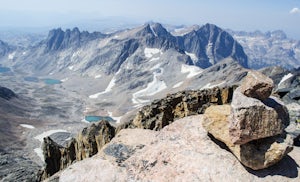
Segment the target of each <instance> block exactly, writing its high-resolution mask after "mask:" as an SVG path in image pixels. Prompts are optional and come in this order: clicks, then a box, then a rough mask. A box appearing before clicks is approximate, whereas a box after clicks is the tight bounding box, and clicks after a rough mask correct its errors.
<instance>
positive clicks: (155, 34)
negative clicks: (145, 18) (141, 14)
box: [150, 26, 157, 37]
mask: <svg viewBox="0 0 300 182" xmlns="http://www.w3.org/2000/svg"><path fill="white" fill-rule="evenodd" d="M150 29H151V31H152V33H153V35H154V36H155V37H157V33H156V32H155V31H154V30H153V27H152V26H150Z"/></svg>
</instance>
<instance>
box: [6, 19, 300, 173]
mask: <svg viewBox="0 0 300 182" xmlns="http://www.w3.org/2000/svg"><path fill="white" fill-rule="evenodd" d="M177 28H178V27H177ZM232 35H233V36H232ZM251 36H252V38H251ZM249 37H250V38H249ZM30 40H33V42H32V43H29V42H25V43H24V42H23V43H22V44H11V43H5V42H3V41H0V74H1V77H0V83H1V86H3V87H0V88H1V89H0V90H3V93H4V91H5V93H14V94H13V96H15V97H13V98H12V99H11V100H6V99H4V98H5V97H6V96H7V94H5V97H4V96H3V97H2V98H1V100H3V101H5V102H2V105H1V107H3V108H10V107H12V108H17V109H18V110H17V112H18V113H22V112H24V113H25V114H24V115H21V116H18V117H14V115H13V114H14V113H12V115H7V117H5V118H1V117H0V122H1V123H2V124H3V125H7V121H14V125H12V127H10V128H9V127H7V128H8V129H7V131H5V132H3V133H4V135H8V134H7V133H9V135H12V136H16V135H17V134H16V132H9V131H8V130H11V131H18V133H23V134H22V135H21V136H20V138H21V139H22V140H21V139H20V140H21V141H22V142H23V141H24V143H25V144H26V145H25V146H20V147H19V148H21V149H24V150H26V153H25V152H24V153H23V151H22V152H20V149H18V150H19V151H18V152H17V153H14V150H16V148H17V147H15V145H14V149H11V148H10V147H9V141H7V143H5V145H6V146H7V147H6V148H4V149H3V150H4V151H5V152H7V151H9V150H11V151H10V152H12V153H13V154H12V156H15V155H18V156H19V157H20V158H22V157H23V158H22V160H25V161H27V162H28V161H31V160H33V161H34V162H35V163H34V164H35V165H34V166H35V167H34V169H36V166H38V165H42V164H43V163H42V161H41V159H40V158H39V157H38V156H40V155H41V153H39V152H40V145H41V142H42V140H43V137H41V136H44V133H47V132H48V131H52V132H54V133H59V136H60V137H61V136H64V137H66V136H67V137H66V138H68V137H69V136H71V135H75V134H76V133H77V132H78V131H79V130H80V128H82V126H87V125H89V124H90V123H87V120H86V119H85V118H86V116H109V117H110V118H112V120H113V121H112V125H118V124H119V123H122V122H124V121H128V120H130V119H132V116H133V115H135V113H136V112H137V111H138V110H139V109H140V108H142V106H144V105H146V104H150V103H151V102H153V101H155V100H156V99H160V98H162V97H164V96H166V95H168V94H172V93H176V92H178V91H183V90H191V89H207V88H213V87H216V86H219V87H225V86H232V85H236V84H239V82H240V81H241V80H242V79H243V77H245V76H246V75H247V72H248V70H249V69H253V68H255V69H259V68H263V67H265V66H274V65H280V66H282V67H284V68H294V67H297V66H299V55H298V52H297V51H298V48H299V42H298V43H297V42H296V41H291V40H289V39H287V38H286V37H285V36H284V35H282V34H280V32H272V33H270V35H269V36H268V35H264V34H263V35H261V34H253V35H252V34H250V33H249V34H248V33H244V34H243V33H238V32H232V31H230V30H228V31H225V30H223V29H221V28H220V27H218V26H216V25H213V24H205V25H203V26H193V27H181V28H180V30H178V29H176V30H175V29H173V30H170V27H169V28H168V29H166V28H165V27H164V26H162V25H161V24H159V23H149V24H145V25H142V26H139V27H136V28H132V29H125V30H119V31H116V32H114V33H108V34H106V33H101V32H94V33H89V32H87V31H80V30H79V29H78V28H73V29H72V30H70V29H67V30H65V31H64V30H62V29H61V28H57V29H53V30H51V31H50V32H49V34H48V36H47V37H46V38H39V41H36V39H30ZM260 41H261V42H264V41H266V42H268V43H267V46H266V45H265V44H258V43H257V42H260ZM255 45H258V47H259V48H257V46H255ZM280 47H281V48H280ZM278 50H279V51H281V52H279V51H278ZM289 50H293V51H294V53H291V54H288V55H290V56H288V57H287V56H285V55H286V54H287V52H289ZM256 51H261V52H256ZM273 53H274V54H273ZM275 53H276V54H275ZM278 54H279V55H280V56H281V57H280V56H278ZM268 55H269V56H268ZM272 56H273V57H272ZM275 58H277V59H276V60H275ZM264 71H265V70H264ZM288 73H289V72H288V71H286V70H283V71H281V72H280V76H278V75H277V77H278V78H277V77H276V79H277V83H279V82H280V80H281V77H282V76H284V75H285V74H288ZM293 74H294V75H293V79H294V78H295V79H297V74H298V72H297V74H296V73H294V72H293ZM297 83H298V82H295V84H297ZM290 85H292V84H290ZM4 87H7V88H9V89H11V90H12V91H13V92H10V91H8V90H7V89H6V88H4ZM294 92H295V91H294V90H292V91H291V94H294ZM0 94H2V92H1V93H0ZM10 95H12V94H10ZM296 98H298V97H296ZM191 102H192V101H191ZM20 106H21V107H20ZM3 111H5V110H3ZM24 118H29V119H25V120H24ZM82 121H84V122H82ZM24 122H25V123H24ZM1 123H0V124H1ZM19 131H20V132H19ZM50 133H51V132H50ZM4 135H3V136H4ZM49 135H51V134H49ZM1 136H2V135H1ZM1 150H2V149H1ZM33 150H34V151H35V153H34V152H33ZM24 155H26V157H24ZM11 158H12V160H13V157H11ZM41 158H42V157H41ZM3 160H4V159H3ZM5 160H6V161H7V160H8V159H6V158H5ZM22 160H21V161H22ZM0 161H2V159H1V158H0ZM10 162H11V161H9V162H7V164H10ZM26 165H27V163H26ZM26 165H19V166H14V170H13V172H12V173H14V172H16V173H18V174H19V175H22V174H21V173H20V171H22V170H23V169H27V167H26ZM21 169H22V170H21ZM28 170H29V169H28ZM32 170H33V169H32ZM29 174H30V175H31V174H32V173H29ZM4 175H6V174H1V173H0V177H3V176H4Z"/></svg>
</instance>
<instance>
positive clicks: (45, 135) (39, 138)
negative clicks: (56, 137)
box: [34, 129, 68, 161]
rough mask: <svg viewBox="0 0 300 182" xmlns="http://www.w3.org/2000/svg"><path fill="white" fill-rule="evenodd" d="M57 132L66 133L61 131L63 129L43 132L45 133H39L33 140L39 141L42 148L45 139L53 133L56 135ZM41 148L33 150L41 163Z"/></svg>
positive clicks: (42, 158)
mask: <svg viewBox="0 0 300 182" xmlns="http://www.w3.org/2000/svg"><path fill="white" fill-rule="evenodd" d="M58 132H68V131H67V130H63V129H58V130H49V131H45V132H43V133H41V134H40V135H37V136H35V137H34V139H37V140H38V141H40V142H41V146H42V142H43V139H44V138H45V137H47V136H50V135H52V134H54V133H58ZM41 146H40V147H39V148H35V149H34V152H35V153H36V154H37V156H39V157H40V158H41V160H42V161H44V155H43V150H42V148H41Z"/></svg>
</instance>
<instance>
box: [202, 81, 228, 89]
mask: <svg viewBox="0 0 300 182" xmlns="http://www.w3.org/2000/svg"><path fill="white" fill-rule="evenodd" d="M224 83H226V81H223V82H221V83H218V84H214V85H212V84H211V83H208V84H206V85H204V87H202V88H201V89H202V90H203V89H210V88H214V87H218V86H221V85H223V84H224Z"/></svg>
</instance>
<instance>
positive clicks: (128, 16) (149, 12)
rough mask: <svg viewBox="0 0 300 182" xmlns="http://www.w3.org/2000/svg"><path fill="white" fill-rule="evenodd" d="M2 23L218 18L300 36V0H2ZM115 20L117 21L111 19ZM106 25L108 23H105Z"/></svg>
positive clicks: (94, 24) (34, 25) (223, 23)
mask: <svg viewBox="0 0 300 182" xmlns="http://www.w3.org/2000/svg"><path fill="white" fill-rule="evenodd" d="M0 2H1V6H0V29H18V28H20V29H21V28H22V29H23V28H27V29H30V30H34V29H36V30H39V29H51V28H55V27H62V28H72V27H74V26H78V27H79V28H80V29H82V30H90V31H94V30H98V29H101V26H108V25H110V26H112V27H113V26H120V25H122V24H126V25H128V24H142V23H144V22H147V21H155V22H161V23H168V24H176V25H179V24H187V25H192V24H204V23H207V22H209V23H213V24H216V25H218V26H220V27H222V28H230V29H233V30H245V31H254V30H261V31H268V30H283V31H285V32H286V33H287V35H288V36H289V37H291V38H296V39H300V33H299V32H300V31H299V30H300V23H299V22H300V9H299V8H300V0H264V1H258V0H243V1H241V0H227V1H224V0H212V1H204V0H186V1H179V0H161V1H159V0H151V1H149V0H148V1H146V0H127V1H125V0H85V1H80V0H72V1H71V0H63V1H61V0H43V1H41V0H26V1H20V0H0ZM110 20H111V21H110ZM102 28H103V27H102Z"/></svg>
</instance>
